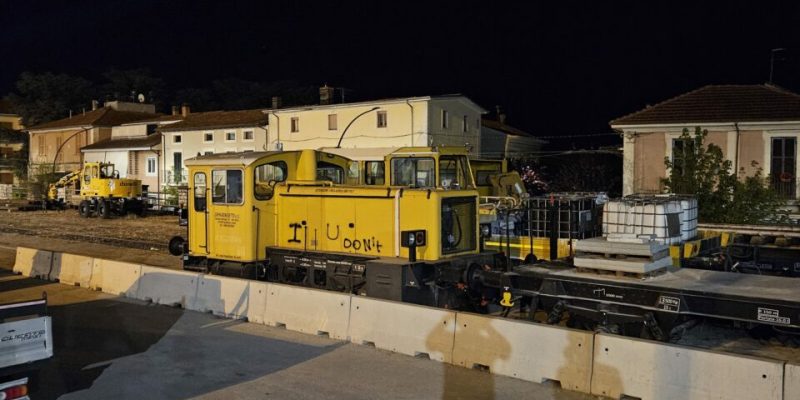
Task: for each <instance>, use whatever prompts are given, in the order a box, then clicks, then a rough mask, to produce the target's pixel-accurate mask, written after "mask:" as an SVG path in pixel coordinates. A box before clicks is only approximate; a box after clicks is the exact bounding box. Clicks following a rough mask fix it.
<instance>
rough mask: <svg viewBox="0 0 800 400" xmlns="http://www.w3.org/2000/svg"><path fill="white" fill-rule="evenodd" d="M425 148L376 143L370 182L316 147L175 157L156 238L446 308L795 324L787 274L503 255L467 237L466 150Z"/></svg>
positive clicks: (642, 323) (675, 324)
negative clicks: (176, 196)
mask: <svg viewBox="0 0 800 400" xmlns="http://www.w3.org/2000/svg"><path fill="white" fill-rule="evenodd" d="M434 150H435V149H433V148H431V149H428V150H427V151H425V150H424V149H422V150H414V151H408V152H401V153H398V154H389V155H387V156H386V158H385V160H384V163H383V170H384V182H383V184H373V185H365V184H363V182H364V181H363V177H362V176H361V175H360V174H361V171H362V169H361V168H359V161H355V160H351V159H348V158H346V157H344V156H341V155H336V154H332V153H328V152H323V151H315V150H302V151H274V152H247V153H229V154H214V155H207V156H199V157H196V158H193V159H189V160H186V165H187V166H188V168H189V193H190V196H189V210H188V239H183V238H174V239H173V240H172V241H171V242H170V251H171V252H172V253H173V254H175V255H181V256H182V257H183V266H184V268H185V269H188V270H196V271H203V272H211V273H218V274H225V275H236V276H241V277H245V278H252V279H264V280H269V281H273V282H282V283H289V284H294V285H302V286H306V287H312V288H319V289H328V290H336V291H343V292H349V293H354V294H359V295H366V296H370V297H376V298H382V299H388V300H396V301H404V302H411V303H416V304H424V305H430V306H439V307H447V308H454V309H466V310H472V311H486V308H485V305H486V304H487V303H489V304H495V305H500V306H503V307H505V308H506V310H507V311H508V310H510V309H511V307H520V308H521V309H525V310H529V311H531V312H530V315H537V313H534V312H533V311H536V310H539V311H543V312H544V315H546V316H547V317H546V318H545V320H544V321H542V322H548V323H560V322H562V321H563V320H564V319H568V322H569V324H571V325H572V326H576V327H582V328H588V329H595V330H605V331H610V332H618V333H623V334H628V335H634V336H640V335H641V336H646V337H651V338H655V339H659V340H670V339H674V338H676V337H677V336H679V335H680V333H681V332H682V331H683V330H685V329H686V328H687V327H688V326H689V325H691V324H692V323H693V321H697V320H699V319H703V318H712V319H715V320H723V321H728V322H729V323H734V324H736V325H739V326H742V327H746V328H762V329H768V330H771V331H774V332H783V333H789V334H794V333H796V332H798V329H800V291H798V290H797V289H796V287H797V285H796V282H797V281H794V280H793V279H789V278H784V277H776V276H765V275H747V274H736V273H731V272H724V271H713V270H702V269H692V268H675V267H672V266H666V267H664V268H660V269H659V271H658V273H656V274H647V275H643V276H633V277H632V276H630V275H628V274H613V273H612V274H599V273H589V272H586V271H585V269H584V270H581V269H577V268H575V266H574V265H573V264H572V262H571V260H570V259H566V260H553V261H534V260H528V262H525V263H522V264H521V265H516V266H512V265H511V263H510V261H509V260H508V259H507V258H506V257H505V255H504V254H502V253H501V252H497V251H486V250H484V249H483V248H482V246H481V243H482V242H483V240H482V236H481V234H482V229H481V227H480V224H479V215H480V213H479V205H480V202H479V192H478V191H477V190H476V185H475V182H474V179H473V178H472V172H471V169H470V164H469V159H468V157H467V156H466V155H460V154H454V155H449V154H448V155H443V154H441V153H440V152H437V151H434ZM453 166H455V167H453ZM548 211H549V212H556V211H557V208H555V207H551V208H550V210H548ZM672 220H674V219H672ZM666 228H667V227H665V229H666ZM671 229H673V228H670V230H671ZM676 229H678V232H680V227H677V228H676ZM483 233H484V236H483V238H485V237H486V235H485V232H483ZM552 237H553V235H551V238H552ZM611 264H613V261H612V262H611ZM538 315H541V313H538Z"/></svg>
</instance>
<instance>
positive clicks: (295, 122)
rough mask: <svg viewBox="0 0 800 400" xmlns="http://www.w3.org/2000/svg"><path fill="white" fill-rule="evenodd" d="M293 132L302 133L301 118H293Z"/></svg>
mask: <svg viewBox="0 0 800 400" xmlns="http://www.w3.org/2000/svg"><path fill="white" fill-rule="evenodd" d="M292 132H300V117H292Z"/></svg>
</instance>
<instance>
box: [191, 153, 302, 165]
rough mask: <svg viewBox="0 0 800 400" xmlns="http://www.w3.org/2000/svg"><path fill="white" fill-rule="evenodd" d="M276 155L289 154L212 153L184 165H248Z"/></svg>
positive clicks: (192, 159)
mask: <svg viewBox="0 0 800 400" xmlns="http://www.w3.org/2000/svg"><path fill="white" fill-rule="evenodd" d="M278 153H291V152H282V151H245V152H230V153H214V154H208V155H199V156H197V157H192V158H189V159H186V160H185V161H184V164H186V165H242V166H244V165H250V164H252V163H254V162H256V161H257V160H259V159H261V158H262V157H266V156H269V155H273V154H278Z"/></svg>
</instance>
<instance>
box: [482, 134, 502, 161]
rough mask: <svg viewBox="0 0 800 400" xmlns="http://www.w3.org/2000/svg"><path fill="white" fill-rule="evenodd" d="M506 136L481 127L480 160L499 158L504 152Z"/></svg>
mask: <svg viewBox="0 0 800 400" xmlns="http://www.w3.org/2000/svg"><path fill="white" fill-rule="evenodd" d="M506 137H507V135H506V134H505V133H503V132H500V131H498V130H495V129H492V128H487V127H483V128H482V129H481V148H480V156H481V158H501V157H503V156H504V155H505V152H506Z"/></svg>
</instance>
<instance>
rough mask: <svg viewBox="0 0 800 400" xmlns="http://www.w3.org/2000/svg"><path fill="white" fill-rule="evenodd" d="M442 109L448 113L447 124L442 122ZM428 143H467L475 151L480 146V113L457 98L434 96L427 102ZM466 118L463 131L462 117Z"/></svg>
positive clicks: (450, 144)
mask: <svg viewBox="0 0 800 400" xmlns="http://www.w3.org/2000/svg"><path fill="white" fill-rule="evenodd" d="M442 110H446V111H447V114H448V117H449V118H448V119H449V121H448V126H447V127H444V126H443V124H442ZM428 114H429V118H428V132H429V134H430V142H429V143H428V145H447V146H464V145H465V144H467V143H469V144H470V145H471V146H473V148H474V149H475V151H479V149H480V148H481V135H480V129H481V114H480V111H479V110H476V109H475V108H474V107H471V106H470V105H469V104H468V103H466V102H465V101H463V100H460V99H459V98H435V99H432V100H431V101H430V102H429V103H428ZM464 117H466V119H467V129H466V132H464V129H463V118H464Z"/></svg>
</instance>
